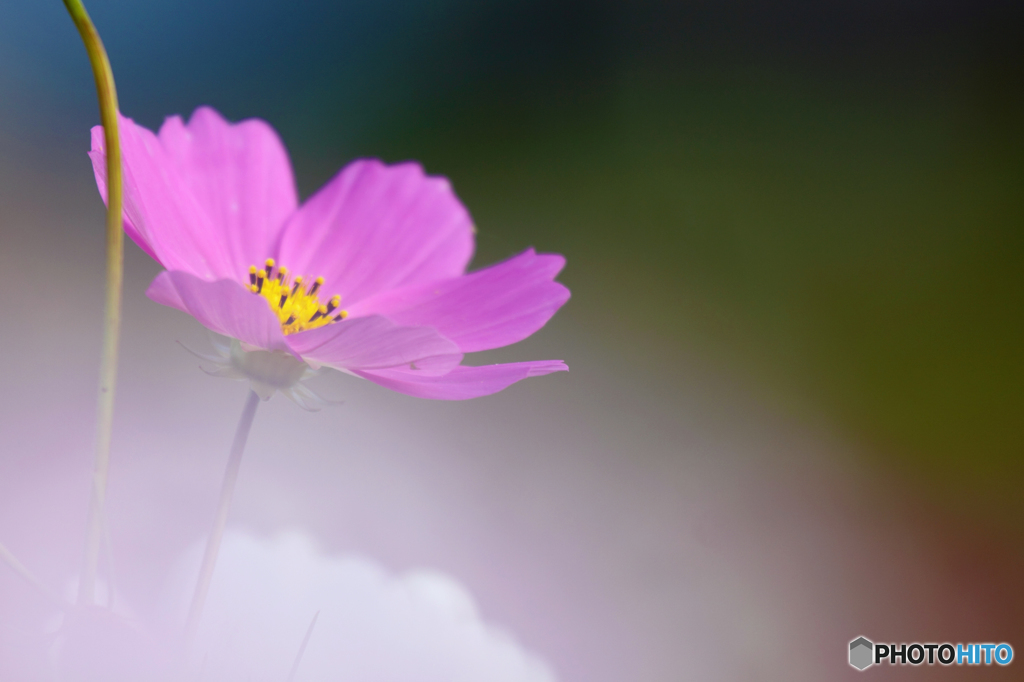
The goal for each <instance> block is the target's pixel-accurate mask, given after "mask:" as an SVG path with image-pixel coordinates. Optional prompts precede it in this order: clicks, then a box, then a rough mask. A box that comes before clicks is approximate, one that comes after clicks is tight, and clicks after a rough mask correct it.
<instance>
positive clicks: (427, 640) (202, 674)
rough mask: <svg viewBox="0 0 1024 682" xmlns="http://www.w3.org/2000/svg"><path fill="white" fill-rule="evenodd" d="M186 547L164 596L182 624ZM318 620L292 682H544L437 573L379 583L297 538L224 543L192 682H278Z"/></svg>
mask: <svg viewBox="0 0 1024 682" xmlns="http://www.w3.org/2000/svg"><path fill="white" fill-rule="evenodd" d="M200 556H201V547H200V546H199V545H197V546H195V547H194V548H193V549H192V550H190V551H189V552H188V553H187V554H186V555H185V556H184V557H183V558H182V560H181V561H180V562H179V564H178V566H177V568H176V569H175V571H174V574H173V577H172V585H171V586H170V587H169V589H168V591H167V594H168V595H169V596H170V597H171V598H172V599H173V603H172V606H171V608H173V609H174V610H175V611H177V612H178V614H177V615H178V616H179V617H180V618H181V619H182V620H183V619H184V610H185V606H186V605H187V603H188V597H189V596H190V594H191V588H192V582H194V576H195V574H196V569H197V567H198V565H199V560H200ZM317 613H319V616H318V617H317V621H316V624H315V626H314V628H313V630H312V634H311V636H310V639H309V642H308V646H307V647H306V649H305V651H304V653H303V656H302V660H301V663H300V665H299V667H298V673H297V675H296V676H295V678H294V679H295V681H296V682H342V681H344V682H554V680H555V676H554V674H553V673H552V672H551V670H550V669H549V668H548V667H547V666H546V665H545V664H544V663H543V662H542V661H540V660H539V659H538V658H536V657H535V656H533V655H531V654H530V653H528V652H526V651H524V650H523V649H522V648H521V647H520V646H519V645H518V644H517V643H516V642H515V641H513V640H512V639H511V638H510V637H509V636H508V635H506V634H505V633H503V632H502V631H500V630H499V629H497V628H495V627H493V626H490V625H487V624H485V623H484V622H483V621H482V620H481V619H480V616H479V614H478V612H477V609H476V606H475V604H474V603H473V599H472V597H470V595H469V594H468V593H467V592H466V590H465V589H463V588H462V587H461V586H460V585H459V584H458V583H457V582H455V580H453V579H452V578H450V577H448V576H445V575H444V574H441V573H438V572H435V571H422V570H421V571H414V572H410V573H407V574H405V575H400V576H395V575H390V574H388V573H387V572H386V571H385V570H383V569H382V568H381V567H379V566H378V565H377V564H375V563H374V562H372V561H370V560H367V559H365V558H360V557H352V556H341V557H338V556H333V557H332V556H325V555H323V554H321V553H320V552H319V551H318V550H317V548H316V546H315V545H314V543H313V542H312V541H311V540H310V539H309V538H308V537H307V536H304V535H301V534H296V533H292V534H287V535H282V536H279V537H277V538H274V539H263V538H259V537H255V536H253V535H249V534H244V533H238V532H229V533H228V534H227V535H226V536H225V538H224V544H223V546H222V548H221V553H220V557H219V559H218V561H217V572H216V574H215V577H214V580H213V584H212V587H211V591H210V595H209V598H208V601H207V603H206V610H205V612H204V614H203V621H202V624H201V626H200V629H199V633H198V636H197V639H196V645H195V647H194V649H193V652H192V658H191V665H192V670H193V673H194V675H195V679H196V680H202V681H206V680H209V681H211V682H212V681H214V680H216V681H217V682H235V681H236V680H237V681H238V682H242V681H248V680H252V681H253V682H262V681H264V680H266V681H267V682H285V680H287V679H288V675H289V672H290V670H291V668H292V665H293V663H294V661H295V658H296V654H297V653H298V651H299V648H300V646H301V644H302V641H303V637H304V635H305V634H306V631H307V630H308V629H309V626H310V622H311V621H312V619H313V617H314V615H315V614H317Z"/></svg>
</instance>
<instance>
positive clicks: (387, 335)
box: [287, 315, 462, 374]
mask: <svg viewBox="0 0 1024 682" xmlns="http://www.w3.org/2000/svg"><path fill="white" fill-rule="evenodd" d="M287 339H288V345H289V346H290V347H291V349H292V350H293V351H294V352H295V353H297V354H298V355H300V356H302V357H303V358H305V359H307V360H311V361H313V362H315V363H317V364H321V365H327V366H329V367H335V368H338V369H348V370H356V369H381V368H388V367H396V366H404V367H407V366H409V365H413V364H415V366H416V367H417V369H416V370H412V371H417V372H420V371H422V372H424V373H426V374H443V373H445V372H448V371H450V370H451V369H452V368H453V367H455V366H457V365H458V364H459V363H460V362H461V361H462V353H461V352H460V351H459V347H458V346H457V345H456V344H455V343H454V342H452V341H450V340H448V339H446V338H445V337H443V336H441V334H439V333H438V331H437V330H436V329H434V328H433V327H404V326H399V325H397V324H395V323H394V322H392V321H391V320H389V319H387V318H386V317H381V316H379V315H373V316H369V317H360V318H358V319H355V320H343V321H341V322H334V323H332V324H329V325H327V326H325V327H319V328H317V329H311V330H309V331H305V332H299V333H298V334H291V335H290V336H288V337H287Z"/></svg>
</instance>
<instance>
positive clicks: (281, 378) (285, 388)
mask: <svg viewBox="0 0 1024 682" xmlns="http://www.w3.org/2000/svg"><path fill="white" fill-rule="evenodd" d="M209 336H210V344H211V345H212V346H213V349H214V351H215V354H213V355H211V354H207V353H199V352H197V351H194V350H192V349H191V348H189V347H188V346H184V344H182V345H183V347H184V348H185V350H187V351H188V352H189V353H192V355H195V356H196V357H197V358H199V359H200V360H203V361H205V362H206V363H207V364H208V366H207V367H203V366H200V367H201V369H202V370H203V371H204V372H206V373H207V374H209V375H211V376H215V377H223V378H225V379H234V380H235V381H247V382H249V388H251V389H252V390H253V391H254V392H255V393H256V394H257V395H258V396H259V397H260V399H261V400H270V398H271V396H273V395H274V393H275V392H277V391H280V392H281V394H282V395H284V396H285V397H287V398H289V399H290V400H292V401H293V402H294V403H295V404H296V405H298V406H299V407H301V408H302V409H304V410H308V411H310V412H316V411H318V410H319V409H320V408H322V407H324V406H325V405H328V404H331V403H332V402H334V401H331V400H327V399H326V398H323V397H321V396H319V395H317V394H316V393H314V392H313V391H312V390H310V388H309V387H308V386H305V385H304V384H303V382H304V381H306V380H307V379H311V378H313V377H314V376H316V375H317V374H318V371H319V370H318V368H316V369H315V368H313V367H311V366H310V365H309V364H307V363H306V362H303V361H302V360H299V359H297V358H296V357H294V356H292V355H289V354H288V353H284V352H282V351H276V350H275V351H268V350H259V349H246V348H244V347H243V345H242V343H241V342H239V341H238V340H237V339H229V338H227V337H224V336H221V335H219V334H215V333H213V332H210V335H209Z"/></svg>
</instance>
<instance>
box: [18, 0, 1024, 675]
mask: <svg viewBox="0 0 1024 682" xmlns="http://www.w3.org/2000/svg"><path fill="white" fill-rule="evenodd" d="M89 9H90V11H91V13H92V15H93V18H94V20H95V23H96V24H97V26H98V28H99V30H100V32H101V34H102V35H103V38H104V40H105V42H106V45H107V48H108V51H109V53H110V58H111V61H112V64H113V67H114V72H115V75H116V77H117V82H118V88H119V96H120V102H121V109H122V111H123V112H124V113H125V114H126V115H128V116H131V117H132V118H134V119H135V120H136V121H137V122H139V123H141V124H143V125H147V126H149V127H153V128H156V127H158V126H159V124H160V123H161V121H162V120H163V117H164V116H166V115H170V114H175V113H180V114H182V115H186V116H187V115H188V114H190V113H191V111H192V110H193V109H194V108H195V107H196V106H198V105H201V104H209V105H212V106H214V107H216V108H218V109H219V110H220V111H221V112H222V113H224V115H226V116H227V117H228V118H231V119H241V118H246V117H253V116H255V117H260V118H263V119H266V120H268V121H269V122H270V123H271V124H273V125H274V127H275V128H276V129H277V130H278V131H279V132H280V134H281V136H282V138H283V140H284V141H285V144H286V145H287V147H288V149H289V151H290V153H291V155H292V159H293V163H294V166H295V169H296V173H297V177H298V182H299V187H300V192H301V194H302V195H303V196H308V195H309V194H310V193H311V192H312V191H314V190H315V189H316V188H317V187H319V186H320V185H321V184H322V183H323V182H325V181H326V180H327V179H328V178H329V177H330V176H331V175H333V174H334V173H335V172H336V170H337V169H338V168H339V167H341V166H342V165H343V164H344V163H346V162H347V161H349V160H351V159H353V158H356V157H360V156H374V157H381V158H384V159H385V160H388V161H399V160H405V159H417V160H419V161H421V162H422V163H423V164H424V165H425V167H426V168H427V170H428V171H429V172H431V173H436V174H441V175H446V176H448V177H449V178H451V180H452V182H453V184H454V187H455V189H456V191H457V192H458V194H459V195H460V197H461V198H462V199H463V201H464V202H465V203H466V204H467V206H468V207H469V209H470V211H471V212H472V214H473V215H474V218H475V221H476V224H477V226H478V229H479V235H478V254H477V257H476V259H475V261H474V264H475V266H476V267H479V266H482V265H486V264H488V263H491V262H494V261H496V260H499V259H502V258H505V257H507V256H509V255H511V254H513V253H516V252H518V251H520V250H522V249H523V248H525V247H527V246H535V247H537V249H538V250H542V251H555V252H560V253H564V254H566V255H567V257H568V262H569V265H568V268H567V269H566V271H565V272H564V274H563V275H562V277H561V278H560V279H561V281H563V282H564V283H566V284H567V285H568V286H569V287H570V288H571V289H572V291H573V298H572V300H571V301H570V303H569V304H568V305H567V306H566V308H565V309H563V311H561V312H560V313H559V314H558V315H557V316H556V318H555V319H554V320H553V321H552V322H551V323H550V324H549V325H548V326H547V327H546V328H545V329H544V330H543V331H542V332H540V333H539V334H537V335H536V336H535V337H534V338H531V339H530V340H528V341H526V342H524V343H522V344H519V345H518V346H516V347H513V348H510V349H504V350H502V351H500V352H492V353H489V354H488V355H487V357H485V358H484V360H487V361H505V360H510V359H530V358H549V357H550V358H564V359H565V360H566V361H567V362H568V363H569V365H570V367H571V372H570V373H569V374H568V375H557V376H550V377H547V378H543V379H534V380H530V381H527V382H524V383H523V384H520V385H517V386H514V387H512V388H510V389H509V390H507V391H506V392H504V393H502V394H500V395H497V396H494V397H489V398H484V399H480V400H477V401H473V402H470V403H453V404H442V403H429V402H423V401H417V400H414V399H411V398H406V397H403V396H398V395H394V394H390V393H388V392H386V391H385V390H384V389H380V388H377V387H373V386H366V385H364V384H363V383H361V382H356V381H355V380H351V379H346V378H343V377H340V376H339V377H329V378H327V379H325V381H324V384H323V387H324V390H325V391H326V392H333V394H334V395H336V396H339V397H343V398H344V399H345V400H346V403H345V405H343V406H341V407H336V408H331V409H329V410H327V411H326V412H324V413H320V414H315V415H309V414H306V413H302V412H300V411H299V410H298V409H297V408H295V407H294V406H293V405H291V404H289V403H287V402H286V401H284V400H283V399H281V398H276V399H275V400H273V401H271V402H270V403H268V404H266V405H265V406H264V407H263V408H261V412H260V413H259V414H258V416H257V425H256V427H255V430H254V434H253V438H252V440H251V441H250V448H249V451H248V453H247V458H248V459H247V461H246V463H245V465H244V466H245V468H244V470H243V475H242V480H241V482H240V486H239V493H238V498H237V504H236V507H235V513H234V516H233V522H234V523H236V524H238V525H239V526H240V527H245V528H248V529H251V530H252V531H254V532H257V533H265V534H273V533H274V532H277V531H280V530H282V529H288V528H302V529H305V530H307V531H308V532H310V533H312V534H313V535H314V536H315V537H317V538H318V540H319V541H320V542H321V543H322V544H323V545H324V546H325V547H326V548H328V549H329V550H331V551H337V552H362V553H365V554H368V555H370V556H373V557H375V558H376V559H377V560H379V561H381V562H382V563H384V564H385V565H387V566H389V567H392V568H394V569H395V570H404V569H406V568H409V567H415V566H430V567H433V568H436V569H439V570H443V571H445V572H447V573H449V574H451V575H453V576H455V577H456V578H457V579H458V580H460V581H461V582H462V583H463V584H464V585H466V586H467V587H468V588H469V589H470V590H471V591H472V592H473V594H474V595H475V597H476V599H477V600H478V602H479V604H480V608H481V611H482V613H483V614H484V616H485V617H486V618H487V619H488V620H490V621H492V622H495V623H499V624H501V625H502V626H503V627H504V628H505V629H507V630H508V631H509V632H511V633H514V635H515V636H516V638H517V639H518V640H519V641H520V642H522V643H523V645H524V646H525V647H527V648H528V649H530V650H531V651H533V652H535V653H537V654H538V655H540V656H542V657H543V658H545V659H546V660H547V661H548V662H549V663H550V664H551V666H552V667H553V668H554V669H555V670H556V671H557V672H558V673H559V675H560V677H561V678H562V679H563V680H566V681H567V682H584V681H585V682H612V681H619V680H637V681H642V682H670V681H672V682H674V681H676V680H689V679H701V680H748V679H762V680H769V679H778V680H822V679H830V680H831V679H847V678H853V675H855V674H857V673H856V672H855V671H853V670H852V669H850V668H849V667H848V666H847V664H846V647H847V643H848V642H849V641H850V640H851V639H853V638H855V637H857V636H858V635H865V636H867V637H868V638H869V639H873V640H874V641H897V642H898V641H940V642H941V641H954V642H956V641H982V642H985V641H994V642H1001V641H1007V642H1010V643H1011V644H1013V645H1015V646H1017V647H1018V650H1019V651H1022V652H1024V615H1022V614H1024V588H1022V587H1021V582H1020V575H1021V574H1022V571H1024V531H1022V528H1024V497H1022V496H1021V494H1020V489H1021V485H1022V483H1024V460H1022V454H1024V418H1022V416H1024V391H1022V388H1024V356H1022V354H1021V348H1022V346H1024V323H1022V312H1024V269H1022V266H1024V192H1022V187H1024V125H1022V124H1024V87H1022V86H1024V11H1022V9H1021V6H1020V5H1019V4H1016V3H1013V2H1009V1H1004V0H982V1H980V2H979V1H977V0H974V1H970V2H968V1H967V0H947V1H944V2H918V1H916V0H895V1H892V0H891V1H889V2H875V1H867V2H843V1H839V0H827V1H825V2H802V1H800V0H780V1H779V2H773V3H757V2H749V1H748V2H743V1H739V0H726V1H724V2H708V1H704V0H672V1H669V0H661V1H658V0H634V1H630V2H626V1H624V0H605V1H597V0H592V1H586V0H547V1H545V2H539V1H533V0H530V1H512V0H479V1H478V2H464V1H458V0H444V1H442V0H434V1H432V2H428V1H426V0H388V1H386V2H364V1H361V0H360V1H358V2H353V1H349V0H346V1H344V2H326V1H320V0H313V1H310V2H304V3H279V2H277V3H275V2H266V1H263V0H258V1H252V2H244V3H243V2H240V1H238V0H203V1H202V2H200V1H199V0H181V1H179V2H175V3H148V2H147V3H143V2H126V1H124V0H94V1H93V2H90V3H89ZM0 93H2V95H0V272H2V273H3V275H2V276H3V283H4V284H3V293H2V294H0V320H2V322H0V351H2V352H0V377H2V386H3V389H4V390H3V391H2V392H0V429H2V433H0V438H2V440H0V533H2V534H0V541H2V542H4V543H5V544H7V545H8V546H9V547H11V549H13V550H14V551H15V552H16V553H18V554H19V556H21V557H22V558H23V560H25V561H26V563H28V564H30V565H31V566H32V567H33V569H34V570H36V572H37V573H39V574H40V575H41V576H42V577H44V578H45V579H46V580H47V581H49V582H51V583H52V584H54V585H62V584H64V583H65V582H66V581H67V580H68V579H69V578H70V577H71V576H73V574H74V571H75V570H76V569H77V562H78V555H79V553H80V549H81V542H82V536H83V529H84V513H85V508H86V502H87V498H88V471H89V467H90V460H91V445H92V428H93V426H92V418H93V410H94V404H95V397H94V391H95V381H96V365H97V360H98V357H99V343H100V334H101V329H100V311H101V307H102V291H101V286H102V224H103V208H102V203H101V202H100V200H99V198H98V197H97V196H96V192H95V186H94V183H93V179H92V172H91V169H90V165H89V162H88V159H87V157H86V155H85V152H86V150H87V149H88V142H89V137H88V130H89V128H90V126H92V125H94V124H95V123H96V122H97V121H98V113H97V109H96V104H95V95H94V89H93V84H92V80H91V75H90V72H89V69H88V63H87V61H86V58H85V54H84V50H83V49H82V47H81V44H80V42H79V40H78V37H77V35H76V34H75V32H74V30H73V27H72V25H71V23H70V21H69V20H68V18H67V17H66V15H65V13H64V9H63V7H62V5H61V4H60V3H59V2H56V1H54V2H36V1H30V0H7V2H5V3H4V4H3V6H2V7H0ZM126 267H127V283H126V292H125V297H126V301H125V336H124V350H123V355H122V365H121V367H122V374H121V384H120V386H119V389H118V391H119V393H118V396H119V397H118V412H117V422H116V432H115V444H114V464H113V474H112V479H111V493H110V494H111V499H112V502H111V504H112V508H111V529H112V547H113V556H114V557H115V567H116V575H118V577H119V580H118V585H119V587H120V589H121V590H122V591H123V593H124V594H125V595H126V599H127V600H128V601H130V602H131V603H132V604H133V605H134V608H135V609H136V610H137V611H138V612H139V613H146V612H147V609H149V610H152V609H155V608H156V607H155V606H154V605H155V604H156V603H157V601H158V597H157V592H158V588H157V585H159V575H160V571H161V570H164V569H166V567H167V566H169V565H170V563H171V562H172V561H173V560H174V557H176V556H177V555H178V554H180V552H181V551H183V549H184V548H185V547H186V546H188V545H189V544H190V543H192V542H194V541H195V540H196V539H197V538H199V537H201V536H202V534H203V532H204V529H205V527H206V525H207V524H208V519H209V517H210V514H211V513H212V509H213V507H214V503H215V497H216V492H217V486H218V482H219V476H220V472H221V469H222V467H223V462H224V458H225V456H226V449H227V445H228V443H229V440H230V437H231V433H232V430H233V425H234V420H235V419H236V417H237V412H238V411H239V410H240V408H241V403H242V401H243V398H244V392H245V389H244V387H243V386H241V385H239V384H233V383H230V382H225V381H221V380H215V379H211V378H208V377H206V376H205V375H203V374H202V373H201V372H200V371H199V370H198V369H197V368H196V361H195V360H194V358H192V357H191V356H189V355H188V354H187V353H186V352H185V351H183V350H182V349H181V348H180V347H179V346H178V345H177V344H176V343H175V341H177V340H180V341H182V342H183V343H185V344H186V345H189V346H190V347H193V348H200V349H201V348H203V345H204V344H205V338H204V333H203V331H202V330H201V329H200V328H199V326H198V324H197V323H195V322H193V321H191V320H190V319H188V318H186V317H185V316H184V315H181V314H179V313H177V312H175V311H172V310H170V309H164V308H161V307H159V306H157V305H156V304H153V303H151V302H149V301H148V300H147V299H145V297H144V296H143V293H142V292H143V291H144V288H145V285H146V284H147V283H148V281H149V279H151V278H152V277H153V276H154V275H155V274H156V272H157V271H158V269H157V267H156V266H155V264H153V263H152V262H150V261H149V260H148V259H147V258H146V257H145V256H144V255H143V254H142V253H141V251H139V250H138V249H137V248H135V247H134V246H130V247H129V248H128V254H127V266H126ZM23 592H24V590H23V588H22V586H21V585H20V583H18V582H17V581H16V580H15V579H14V578H13V577H11V576H10V575H8V574H7V573H5V572H4V571H0V619H3V616H4V613H7V614H12V613H14V612H15V611H16V610H17V609H16V605H18V604H21V605H22V606H24V604H28V603H29V602H30V601H31V599H32V598H31V597H28V596H25V595H23V594H22V593H23ZM23 602H24V603H23ZM18 608H21V607H18ZM25 608H28V607H27V606H26V607H25ZM7 620H8V621H9V620H10V619H9V618H8V619H7ZM16 627H17V624H16V623H15V624H12V623H10V622H6V621H5V624H4V628H6V629H5V630H3V632H4V633H7V634H6V635H4V634H0V643H2V642H5V641H7V642H10V641H13V640H11V639H10V637H11V636H10V634H9V633H10V632H11V631H13V629H16ZM4 637H6V638H7V639H6V640H5V639H4ZM13 647H14V645H13V644H9V643H8V644H3V645H2V646H0V656H6V658H0V669H2V666H3V665H5V663H4V661H7V663H6V665H12V664H11V663H10V661H11V660H13V658H12V656H13V654H12V653H11V652H12V650H13ZM1019 665H1020V664H1019V662H1015V664H1014V665H1013V666H1011V667H1010V668H1009V669H994V668H993V669H986V670H984V671H983V672H984V674H985V675H987V676H991V677H994V678H998V679H1011V678H1012V677H1013V675H1014V671H1015V669H1018V668H1019ZM971 673H974V674H975V675H977V674H978V671H976V670H963V669H961V670H943V671H942V674H943V675H944V676H946V677H949V678H950V679H954V678H955V679H960V677H968V676H970V674H971ZM871 674H874V675H876V676H879V677H884V678H886V679H888V678H889V677H891V678H894V679H896V678H899V679H902V678H906V679H912V678H914V679H923V676H928V675H930V674H931V673H930V672H929V671H928V670H919V669H906V670H900V669H878V670H873V671H872V673H871ZM915 676H916V677H915ZM972 679H973V677H972Z"/></svg>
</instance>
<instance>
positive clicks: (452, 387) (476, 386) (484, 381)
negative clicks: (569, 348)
mask: <svg viewBox="0 0 1024 682" xmlns="http://www.w3.org/2000/svg"><path fill="white" fill-rule="evenodd" d="M568 371H569V368H568V367H566V365H565V363H564V362H562V361H561V360H535V361H533V362H513V363H510V364H505V365H484V366H482V367H463V366H460V367H456V368H455V369H453V370H452V371H451V372H449V373H447V374H445V375H442V376H423V375H417V374H416V373H415V372H413V371H410V370H407V369H383V370H373V371H358V372H356V374H358V375H359V376H361V377H363V378H364V379H369V380H370V381H372V382H374V383H377V384H380V385H381V386H384V387H385V388H390V389H391V390H393V391H398V392H399V393H405V394H406V395H411V396H415V397H417V398H431V399H434V400H468V399H470V398H479V397H480V396H484V395H490V394H492V393H497V392H498V391H500V390H502V389H505V388H508V387H509V386H511V385H512V384H514V383H516V382H517V381H521V380H523V379H526V378H527V377H539V376H543V375H545V374H550V373H552V372H568Z"/></svg>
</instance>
